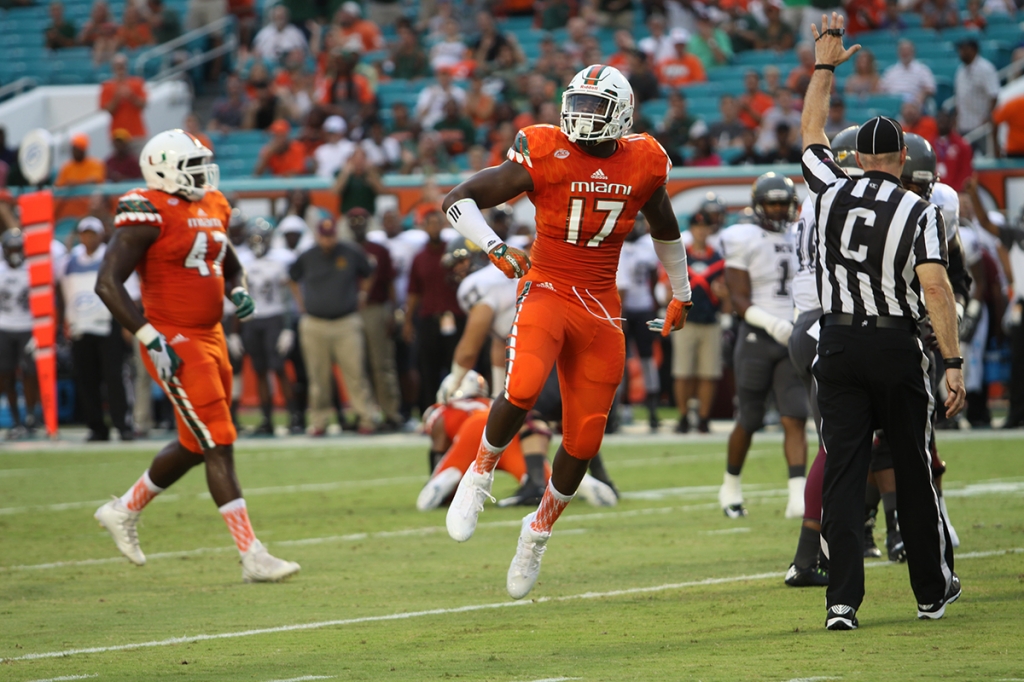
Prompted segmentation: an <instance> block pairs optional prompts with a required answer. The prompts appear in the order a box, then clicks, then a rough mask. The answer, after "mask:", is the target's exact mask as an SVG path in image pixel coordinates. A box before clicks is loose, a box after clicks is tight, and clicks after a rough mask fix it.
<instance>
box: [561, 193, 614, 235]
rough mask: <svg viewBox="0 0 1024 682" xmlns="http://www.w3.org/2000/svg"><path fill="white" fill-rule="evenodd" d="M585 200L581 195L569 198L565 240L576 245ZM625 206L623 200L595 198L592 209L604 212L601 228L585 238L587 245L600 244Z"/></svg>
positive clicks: (609, 232)
mask: <svg viewBox="0 0 1024 682" xmlns="http://www.w3.org/2000/svg"><path fill="white" fill-rule="evenodd" d="M586 205H587V200H586V199H584V198H582V197H571V198H570V199H569V215H568V217H566V219H565V230H566V235H565V241H567V242H569V243H570V244H573V245H578V244H579V241H580V226H581V225H582V224H583V214H584V212H585V210H586ZM625 207H626V202H625V201H612V200H610V199H597V200H596V201H595V202H594V210H595V211H597V212H599V213H604V214H606V215H605V218H604V223H602V225H601V230H600V231H599V232H598V233H597V234H595V235H594V236H593V237H591V238H590V239H589V240H587V246H589V247H595V246H600V245H601V242H603V241H604V240H605V239H607V238H608V235H610V234H611V233H612V232H613V231H614V230H615V223H617V222H618V221H619V216H620V215H621V214H622V209H624V208H625Z"/></svg>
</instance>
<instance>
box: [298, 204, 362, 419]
mask: <svg viewBox="0 0 1024 682" xmlns="http://www.w3.org/2000/svg"><path fill="white" fill-rule="evenodd" d="M316 241H317V245H316V246H314V247H313V248H311V249H309V250H308V251H306V252H305V253H303V254H302V255H300V256H299V257H298V259H296V261H295V262H294V263H292V265H291V268H289V271H288V275H289V277H291V280H292V281H291V283H290V286H291V289H292V293H293V294H294V296H295V301H296V303H297V304H298V307H299V312H300V313H301V315H302V317H301V318H300V320H299V338H300V340H301V343H302V355H303V358H304V360H305V362H306V371H307V373H308V374H309V407H310V413H311V414H310V417H311V420H312V425H313V435H316V436H322V435H324V433H326V431H327V422H328V420H329V419H330V415H331V411H332V410H331V363H332V362H336V363H337V364H338V367H339V368H340V369H341V373H342V376H343V377H344V379H345V387H346V388H347V389H348V394H349V398H350V400H351V403H352V408H353V409H354V410H355V412H356V415H357V416H358V418H359V433H363V434H367V433H373V431H374V409H373V407H372V405H371V403H370V392H369V388H368V386H367V381H366V375H365V373H364V371H365V370H364V367H363V320H362V318H361V317H360V316H359V315H358V311H359V309H360V308H361V307H362V306H363V304H364V303H365V301H366V296H367V291H368V289H369V287H370V285H371V284H372V283H373V280H372V278H371V275H372V274H373V265H371V263H370V260H369V259H368V258H367V257H366V253H365V252H364V251H363V250H362V249H360V248H359V247H358V246H357V245H355V244H352V243H350V242H340V241H338V232H337V229H336V228H335V226H334V221H333V220H323V221H321V222H320V224H319V225H317V230H316Z"/></svg>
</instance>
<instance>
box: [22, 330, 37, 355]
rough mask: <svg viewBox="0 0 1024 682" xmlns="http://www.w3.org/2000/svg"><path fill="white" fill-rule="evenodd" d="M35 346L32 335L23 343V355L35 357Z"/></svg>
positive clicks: (34, 338)
mask: <svg viewBox="0 0 1024 682" xmlns="http://www.w3.org/2000/svg"><path fill="white" fill-rule="evenodd" d="M36 348H37V346H36V337H35V336H33V337H32V338H31V339H29V340H28V343H26V344H25V355H27V356H29V357H30V358H32V359H33V360H34V359H35V357H36Z"/></svg>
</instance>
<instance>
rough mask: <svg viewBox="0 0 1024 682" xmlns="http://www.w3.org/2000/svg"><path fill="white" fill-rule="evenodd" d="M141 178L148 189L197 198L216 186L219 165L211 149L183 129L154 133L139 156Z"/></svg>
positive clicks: (194, 199)
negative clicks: (215, 161)
mask: <svg viewBox="0 0 1024 682" xmlns="http://www.w3.org/2000/svg"><path fill="white" fill-rule="evenodd" d="M139 165H140V166H141V168H142V177H143V178H145V180H146V186H147V187H149V189H155V190H160V191H163V192H167V193H168V194H177V195H179V196H181V197H183V198H184V199H187V200H188V201H199V200H200V199H202V198H203V196H204V195H205V194H206V190H207V189H216V188H217V185H218V183H219V182H220V168H218V166H217V164H215V163H213V152H212V151H210V150H209V149H207V148H206V147H205V146H204V145H203V143H201V142H200V141H199V140H197V139H196V138H195V137H192V136H191V135H189V134H188V133H186V132H185V131H183V130H178V129H175V130H166V131H164V132H162V133H158V134H157V135H154V136H153V137H152V138H151V139H150V140H149V142H147V143H146V145H145V146H144V147H143V148H142V153H141V154H140V155H139Z"/></svg>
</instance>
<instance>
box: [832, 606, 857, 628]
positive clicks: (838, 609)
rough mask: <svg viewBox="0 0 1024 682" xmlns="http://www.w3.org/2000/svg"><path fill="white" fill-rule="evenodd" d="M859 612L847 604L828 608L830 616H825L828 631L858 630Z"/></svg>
mask: <svg viewBox="0 0 1024 682" xmlns="http://www.w3.org/2000/svg"><path fill="white" fill-rule="evenodd" d="M857 625H858V623H857V610H856V609H855V608H853V607H852V606H847V605H846V604H836V605H835V606H830V607H828V614H827V615H826V616H825V629H826V630H856V629H857Z"/></svg>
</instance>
